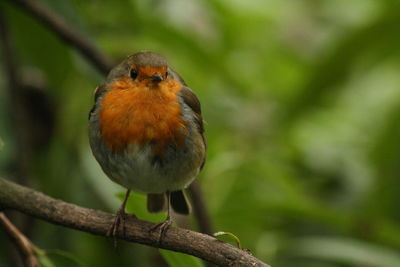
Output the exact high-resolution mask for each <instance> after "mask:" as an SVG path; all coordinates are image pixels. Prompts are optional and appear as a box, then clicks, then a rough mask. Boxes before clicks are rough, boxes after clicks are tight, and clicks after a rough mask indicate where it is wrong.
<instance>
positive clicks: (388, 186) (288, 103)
mask: <svg viewBox="0 0 400 267" xmlns="http://www.w3.org/2000/svg"><path fill="white" fill-rule="evenodd" d="M42 2H43V3H45V4H46V5H48V6H49V7H50V8H51V9H52V10H54V12H55V13H58V14H59V15H60V16H62V17H63V18H65V20H66V21H68V23H69V24H71V25H72V26H73V27H74V28H75V29H77V30H78V31H80V32H82V33H84V34H85V36H87V37H88V38H89V39H90V40H91V41H93V42H94V43H95V44H96V45H97V46H98V47H99V48H101V49H102V50H103V51H104V52H105V53H106V54H107V55H109V56H110V57H111V58H113V59H114V60H115V61H119V60H121V59H122V58H124V57H125V56H126V55H129V54H132V53H134V52H136V51H139V50H151V51H155V52H158V53H160V54H162V55H164V56H165V57H166V58H167V59H168V61H169V63H170V65H171V66H172V67H173V68H174V69H175V70H176V71H178V72H179V73H180V74H181V75H182V76H183V77H184V79H185V80H186V82H187V83H188V84H189V86H190V87H191V88H192V89H193V90H194V91H195V92H196V93H197V95H198V96H199V98H200V100H201V103H202V108H203V114H204V118H205V121H206V133H207V138H208V143H209V151H208V158H207V163H206V166H205V168H204V169H203V171H202V173H201V175H200V176H199V181H200V183H201V186H202V188H203V191H204V195H205V198H206V200H207V206H208V209H209V212H210V214H211V217H212V220H213V224H214V228H215V230H216V231H228V232H233V233H234V234H235V235H237V236H238V237H239V238H240V240H241V243H242V246H243V247H245V248H248V249H250V251H251V252H252V253H253V254H254V255H255V256H257V257H258V258H260V259H261V260H263V261H265V262H267V263H269V264H271V265H272V266H284V267H286V266H301V267H302V266H304V267H306V266H307V267H314V266H315V267H316V266H318V267H331V266H388V267H391V266H400V253H399V251H400V207H399V203H400V123H399V121H400V71H399V70H400V49H399V47H400V5H399V1H395V0H375V1H374V0H350V1H348V0H325V1H313V0H304V1H290V0H268V1H263V0H249V1H239V0H231V1H227V0H226V1H224V0H210V1H201V0H189V1H187V0H171V1H162V0H152V1H139V0H132V1H121V0H119V1H99V0H90V1H89V0H87V1H80V0H69V1H65V0H47V1H42ZM0 7H1V8H2V9H3V13H5V14H4V15H5V17H6V19H7V23H8V26H9V31H10V35H11V38H12V42H13V47H14V50H15V56H16V57H17V58H18V70H19V75H20V77H21V82H23V83H24V84H26V85H27V86H25V87H26V88H28V87H29V86H28V85H30V86H31V87H32V88H30V87H29V88H30V89H26V91H27V92H31V91H32V92H33V93H32V94H33V95H34V96H35V97H32V95H30V94H28V93H27V96H26V99H27V101H26V105H28V106H29V105H30V106H31V107H30V108H32V110H34V111H35V110H36V111H37V110H41V111H40V112H39V111H38V112H37V113H35V112H34V111H32V112H30V113H29V114H30V115H31V116H30V117H29V120H30V121H31V124H32V125H33V126H35V129H34V128H32V125H30V124H29V125H18V122H16V120H15V119H13V116H17V117H18V114H15V112H16V109H15V106H14V103H13V101H12V97H10V95H11V94H10V90H9V88H8V85H7V77H6V76H7V75H6V71H5V66H4V64H1V66H0V68H1V71H0V138H1V143H3V145H2V148H1V151H0V175H1V176H2V177H5V178H8V179H11V180H13V181H16V182H19V183H23V184H25V185H27V186H30V187H33V188H35V189H37V190H39V191H42V192H44V193H46V194H48V195H50V196H52V197H55V198H59V199H62V200H65V201H68V202H72V203H75V204H78V205H81V206H85V207H90V208H96V209H102V210H106V211H108V212H112V213H114V212H115V211H116V209H117V207H118V206H119V205H120V200H119V199H118V198H117V197H116V194H117V193H121V192H123V191H124V189H123V188H122V187H119V186H118V185H115V184H113V183H112V182H110V181H109V180H108V179H107V178H106V177H105V175H104V174H103V173H102V171H101V169H100V167H99V166H98V164H97V162H96V161H95V160H94V158H93V156H92V155H91V152H90V149H89V146H88V140H87V116H88V111H89V110H90V108H91V105H92V103H93V96H92V93H93V90H94V88H95V87H96V86H97V85H98V84H100V83H101V82H102V81H103V80H104V78H103V76H102V75H101V74H100V73H98V72H97V71H96V69H95V68H93V66H92V65H91V64H90V63H88V62H87V61H86V59H84V58H82V57H81V55H80V54H78V53H77V52H76V51H74V50H73V49H71V48H70V47H69V46H68V45H66V44H65V43H63V42H62V41H60V40H59V39H58V38H57V37H55V36H54V35H53V33H51V32H49V31H48V30H47V29H46V28H44V27H43V26H42V25H41V24H39V23H38V22H37V21H36V20H34V19H32V18H31V17H30V16H28V15H27V14H26V13H24V12H21V10H19V9H18V8H16V7H15V6H13V5H10V4H9V3H8V1H2V3H0ZM4 58H5V55H4V54H2V55H1V58H0V60H1V61H2V62H4ZM21 129H22V130H21ZM21 131H22V133H21ZM27 138H28V139H27ZM26 142H27V143H28V145H26V144H25V143H26ZM29 142H30V143H31V144H30V145H29ZM32 143H33V145H32ZM27 147H30V149H29V150H31V151H25V149H27V150H28V148H27ZM144 203H145V202H144V197H143V196H141V195H134V196H133V197H131V199H130V203H129V205H130V211H132V212H135V213H137V214H138V215H139V217H141V218H145V219H151V220H153V221H157V220H160V219H162V218H163V216H161V217H160V216H157V217H151V218H150V217H149V215H148V214H146V213H145V211H144V207H145V204H144ZM12 215H13V214H11V216H12ZM13 216H14V217H15V223H16V224H17V225H19V227H20V229H21V230H22V231H24V233H26V234H27V235H28V236H29V237H30V239H31V240H32V242H34V243H35V244H36V245H37V246H38V247H40V248H42V249H45V250H49V253H48V254H47V255H48V257H49V259H50V260H51V261H53V262H54V263H55V265H56V266H76V265H78V263H77V261H79V262H81V263H82V264H83V265H84V266H164V265H165V260H167V261H168V262H169V264H170V266H201V263H199V262H195V261H193V260H192V259H190V258H186V257H182V256H180V255H179V254H168V255H167V254H164V255H165V256H164V257H165V258H164V259H163V258H161V256H159V254H158V252H157V250H156V249H153V248H147V247H144V246H141V245H136V244H130V243H125V242H120V243H119V247H118V249H117V250H115V249H113V247H112V242H111V241H110V240H107V239H106V238H103V237H98V236H93V235H89V234H86V233H82V232H77V231H73V230H70V229H66V228H62V227H57V226H54V225H50V224H47V223H45V222H42V221H39V220H34V219H32V218H29V217H28V218H24V217H21V216H18V214H16V215H15V214H14V215H13ZM187 227H189V228H191V229H197V228H196V224H195V222H194V220H193V219H191V220H190V221H189V225H188V226H187ZM55 249H57V250H61V251H63V253H70V254H68V255H69V256H68V257H65V256H62V255H58V254H57V253H55V251H54V250H55ZM15 255H16V254H15V251H13V249H12V246H11V244H10V242H9V241H8V239H7V238H6V236H5V234H4V232H0V266H14V265H12V264H13V263H15V262H14V261H15ZM194 264H197V265H194Z"/></svg>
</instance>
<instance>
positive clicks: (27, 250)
mask: <svg viewBox="0 0 400 267" xmlns="http://www.w3.org/2000/svg"><path fill="white" fill-rule="evenodd" d="M0 226H2V227H3V229H4V230H5V231H6V233H7V234H8V236H9V237H10V238H11V240H12V241H13V243H14V244H15V246H16V248H17V249H18V251H19V252H20V254H21V256H22V259H23V261H24V264H25V266H28V267H39V266H41V265H40V263H39V261H38V259H37V258H36V255H35V249H36V248H35V246H34V245H33V244H32V243H31V242H30V241H29V239H28V238H27V237H26V236H25V235H24V234H22V233H21V232H20V231H19V230H18V228H17V227H15V226H14V224H12V222H11V221H10V220H9V219H8V218H7V216H6V215H5V214H4V213H3V212H0Z"/></svg>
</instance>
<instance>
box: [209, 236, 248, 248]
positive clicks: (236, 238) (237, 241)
mask: <svg viewBox="0 0 400 267" xmlns="http://www.w3.org/2000/svg"><path fill="white" fill-rule="evenodd" d="M214 236H215V237H221V236H227V237H229V238H230V239H233V240H235V242H236V246H237V247H238V248H240V249H241V248H242V245H241V244H240V239H239V238H238V237H237V236H236V235H234V234H232V233H230V232H217V233H214Z"/></svg>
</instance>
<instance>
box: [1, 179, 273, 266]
mask: <svg viewBox="0 0 400 267" xmlns="http://www.w3.org/2000/svg"><path fill="white" fill-rule="evenodd" d="M0 207H3V208H9V209H15V210H19V211H21V212H23V213H26V214H29V215H31V216H34V217H37V218H39V219H43V220H46V221H48V222H50V223H53V224H58V225H61V226H65V227H69V228H73V229H76V230H80V231H84V232H88V233H92V234H96V235H101V236H106V234H107V231H108V229H109V227H110V225H111V224H112V222H113V221H114V216H113V215H112V214H109V213H105V212H103V211H99V210H93V209H88V208H83V207H79V206H77V205H74V204H70V203H66V202H63V201H61V200H56V199H53V198H51V197H49V196H46V195H44V194H42V193H40V192H37V191H35V190H33V189H30V188H27V187H23V186H20V185H18V184H15V183H12V182H10V181H7V180H5V179H1V178H0ZM154 226H155V224H154V223H150V222H146V221H142V220H138V219H135V218H128V219H127V220H126V223H125V227H126V231H125V235H123V234H122V233H117V238H119V239H123V240H127V241H132V242H136V243H140V244H144V245H148V246H152V247H159V248H164V249H169V250H174V251H178V252H182V253H186V254H190V255H193V256H196V257H199V258H201V259H204V260H206V261H209V262H211V263H214V264H217V265H219V266H263V267H267V266H268V265H267V264H265V263H263V262H262V261H260V260H259V259H257V258H255V257H254V256H252V255H251V254H249V253H248V252H247V251H245V250H242V249H239V248H236V247H233V246H231V245H230V244H227V243H224V242H221V241H218V240H217V239H215V238H214V237H212V236H209V235H205V234H201V233H197V232H193V231H190V230H186V229H182V228H177V227H170V228H168V229H167V230H166V232H165V235H164V236H163V238H162V240H161V242H160V240H159V234H158V232H157V231H151V229H152V228H154Z"/></svg>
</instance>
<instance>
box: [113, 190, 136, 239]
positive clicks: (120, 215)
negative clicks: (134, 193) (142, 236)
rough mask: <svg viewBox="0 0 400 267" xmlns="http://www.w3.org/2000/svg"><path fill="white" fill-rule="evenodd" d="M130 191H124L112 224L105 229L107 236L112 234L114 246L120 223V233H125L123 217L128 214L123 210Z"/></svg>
mask: <svg viewBox="0 0 400 267" xmlns="http://www.w3.org/2000/svg"><path fill="white" fill-rule="evenodd" d="M130 192H131V190H128V191H126V194H125V198H124V201H123V202H122V204H121V207H119V209H118V212H117V214H116V217H115V219H114V222H113V224H112V225H111V227H110V228H109V229H108V231H107V236H109V237H111V236H112V237H113V238H114V246H116V243H117V239H116V237H117V234H118V228H119V225H120V224H121V223H122V233H123V235H125V219H126V217H127V215H128V214H127V213H126V212H125V206H126V202H127V201H128V198H129V194H130Z"/></svg>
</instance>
